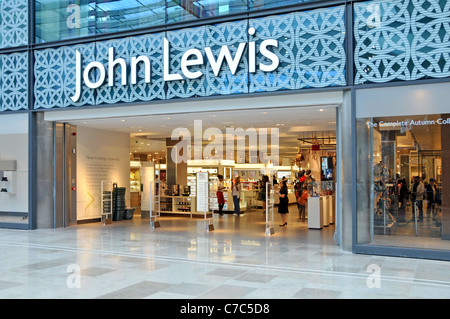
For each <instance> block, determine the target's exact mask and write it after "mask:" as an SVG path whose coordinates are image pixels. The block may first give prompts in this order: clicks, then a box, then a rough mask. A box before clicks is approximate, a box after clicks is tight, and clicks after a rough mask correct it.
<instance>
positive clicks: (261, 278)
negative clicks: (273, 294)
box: [234, 272, 277, 283]
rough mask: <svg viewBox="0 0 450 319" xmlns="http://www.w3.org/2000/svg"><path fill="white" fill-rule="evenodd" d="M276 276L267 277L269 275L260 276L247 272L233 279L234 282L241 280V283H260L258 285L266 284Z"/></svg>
mask: <svg viewBox="0 0 450 319" xmlns="http://www.w3.org/2000/svg"><path fill="white" fill-rule="evenodd" d="M276 277H277V276H274V275H269V274H260V273H254V272H247V273H245V274H242V275H241V276H239V277H237V278H234V280H242V281H251V282H260V283H268V282H269V281H271V280H272V279H274V278H276Z"/></svg>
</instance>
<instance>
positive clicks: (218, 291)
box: [198, 285, 256, 299]
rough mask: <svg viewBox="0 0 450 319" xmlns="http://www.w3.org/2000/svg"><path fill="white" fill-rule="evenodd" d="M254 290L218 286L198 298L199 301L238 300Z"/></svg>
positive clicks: (241, 287)
mask: <svg viewBox="0 0 450 319" xmlns="http://www.w3.org/2000/svg"><path fill="white" fill-rule="evenodd" d="M255 289H256V288H251V287H243V286H236V285H220V286H218V287H216V288H214V289H211V290H209V291H207V292H206V293H204V294H201V295H200V296H198V298H200V299H239V298H245V296H246V295H247V294H249V293H251V292H252V291H254V290H255Z"/></svg>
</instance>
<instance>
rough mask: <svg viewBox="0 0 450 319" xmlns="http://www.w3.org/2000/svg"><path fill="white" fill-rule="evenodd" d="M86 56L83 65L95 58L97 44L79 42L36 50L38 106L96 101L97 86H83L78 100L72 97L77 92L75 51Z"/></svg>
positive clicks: (46, 106)
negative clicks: (94, 88) (93, 87)
mask: <svg viewBox="0 0 450 319" xmlns="http://www.w3.org/2000/svg"><path fill="white" fill-rule="evenodd" d="M77 49H78V50H79V51H80V52H81V54H82V56H83V60H82V65H83V66H84V67H85V66H86V65H87V63H89V62H90V61H93V60H94V59H95V45H94V44H88V45H81V44H80V45H76V46H71V47H60V48H57V49H45V50H36V51H35V53H34V57H35V64H34V76H35V82H34V97H35V102H34V107H35V108H36V109H38V108H46V109H48V108H54V107H66V106H74V105H76V106H82V105H94V104H95V101H94V90H92V89H89V88H87V87H83V90H82V95H81V98H80V100H79V101H78V102H77V103H74V102H73V101H72V100H71V99H70V97H71V96H73V95H74V94H75V67H76V64H75V63H76V59H75V52H76V50H77Z"/></svg>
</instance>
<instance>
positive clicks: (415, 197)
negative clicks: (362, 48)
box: [357, 114, 450, 249]
mask: <svg viewBox="0 0 450 319" xmlns="http://www.w3.org/2000/svg"><path fill="white" fill-rule="evenodd" d="M449 118H450V114H437V115H423V116H408V117H384V118H383V117H378V118H367V119H359V120H358V121H357V122H358V124H357V127H358V128H357V130H358V134H357V136H358V141H357V152H358V166H359V168H358V194H357V197H358V200H357V201H358V216H359V217H358V224H359V225H358V240H359V242H365V243H369V242H370V243H375V244H381V245H390V246H403V247H414V248H425V247H426V246H427V247H428V248H434V249H450V241H448V240H442V239H449V238H450V232H449V231H448V230H446V229H445V228H443V224H445V222H447V223H448V222H449V221H448V220H447V221H446V218H447V217H446V216H447V214H446V213H445V212H447V211H448V209H449V208H450V203H449V202H448V200H445V198H444V197H445V194H447V193H449V191H448V190H449V189H450V179H449V178H448V177H447V176H448V175H449V170H450V165H449V164H450V154H449V152H447V151H445V150H446V149H447V148H448V146H449V145H448V142H447V140H448V138H446V137H448V136H450V135H449V134H450V119H449ZM446 144H447V145H446ZM443 196H444V197H443ZM367 212H369V214H367ZM365 227H367V229H368V230H369V231H365V230H364V228H365ZM368 233H370V237H369V235H368ZM394 238H395V239H394Z"/></svg>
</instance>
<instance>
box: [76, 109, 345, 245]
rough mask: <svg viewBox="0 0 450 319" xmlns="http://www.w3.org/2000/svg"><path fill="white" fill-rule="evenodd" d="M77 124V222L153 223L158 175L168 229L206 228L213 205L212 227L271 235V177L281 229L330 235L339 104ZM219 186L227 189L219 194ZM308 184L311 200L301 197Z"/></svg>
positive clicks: (333, 218)
mask: <svg viewBox="0 0 450 319" xmlns="http://www.w3.org/2000/svg"><path fill="white" fill-rule="evenodd" d="M71 124H72V125H76V126H77V189H78V192H77V219H78V221H79V222H80V223H81V222H83V221H94V222H100V221H101V222H104V223H105V220H106V221H107V222H108V224H109V223H111V224H112V225H113V227H114V226H116V225H135V226H137V225H138V224H139V225H141V226H142V225H145V226H148V225H149V218H150V214H151V211H152V212H153V211H154V210H153V209H154V208H152V207H151V206H150V203H151V201H152V200H153V202H154V200H155V197H154V194H151V193H150V191H149V189H150V184H151V183H153V182H155V181H158V182H159V183H158V187H160V189H159V191H160V192H159V194H160V196H159V197H158V201H159V203H158V204H159V213H160V215H161V221H160V222H161V231H164V232H174V233H180V232H183V231H189V229H191V230H192V229H195V230H197V231H199V230H203V223H202V222H201V219H204V217H205V205H206V207H207V208H206V211H207V214H208V218H211V219H212V223H213V224H214V233H215V234H231V233H234V232H237V233H240V234H241V235H242V234H243V231H244V230H245V235H247V236H252V235H254V236H265V235H266V233H265V225H266V221H267V218H266V217H267V216H266V214H267V209H266V207H267V206H266V201H265V200H266V198H265V197H264V195H263V194H264V192H263V191H262V189H264V188H265V187H266V185H267V184H266V183H269V184H270V186H271V189H273V192H272V193H271V196H273V204H274V211H273V213H274V214H273V219H274V230H275V231H274V235H275V236H277V237H283V236H284V237H289V236H293V237H298V236H299V232H302V231H303V232H304V233H305V234H307V233H308V232H307V231H308V229H321V230H322V231H323V232H322V233H320V232H319V233H317V235H316V236H319V237H323V233H324V232H327V233H329V234H330V235H329V236H328V237H326V236H325V237H326V238H328V239H326V240H330V241H332V238H333V234H334V227H335V226H334V225H335V223H336V207H335V192H336V181H337V177H336V175H337V173H338V168H337V167H336V165H337V164H336V163H337V161H336V154H337V138H336V106H328V107H326V106H321V107H286V108H276V109H274V108H272V109H270V108H268V109H258V110H239V111H221V112H199V113H188V114H171V115H167V114H166V115H152V116H138V117H122V118H114V119H111V118H109V119H95V120H93V119H90V120H80V121H72V122H71ZM204 176H206V178H207V180H208V185H209V186H208V190H209V191H207V192H206V193H202V190H201V189H200V188H199V183H201V181H200V178H203V177H204ZM263 180H264V181H265V182H264V183H263V182H262V181H263ZM238 181H239V182H238ZM237 185H239V186H237ZM219 186H223V190H222V191H221V192H220V193H221V194H222V195H219V196H218V195H217V194H218V192H217V190H218V189H217V188H218V187H219ZM109 191H110V193H107V192H109ZM303 191H304V192H305V194H306V195H305V196H306V200H305V199H303V200H298V198H299V197H300V198H301V194H302V192H303ZM107 195H112V196H107ZM222 196H223V198H224V202H223V204H221V200H220V198H221V197H222ZM219 197H220V198H219ZM236 197H237V198H236ZM286 202H287V204H285V203H286ZM105 213H110V215H105ZM305 231H306V232H305ZM304 236H306V235H304ZM309 236H311V235H309ZM325 237H324V238H325ZM322 240H323V238H322Z"/></svg>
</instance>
